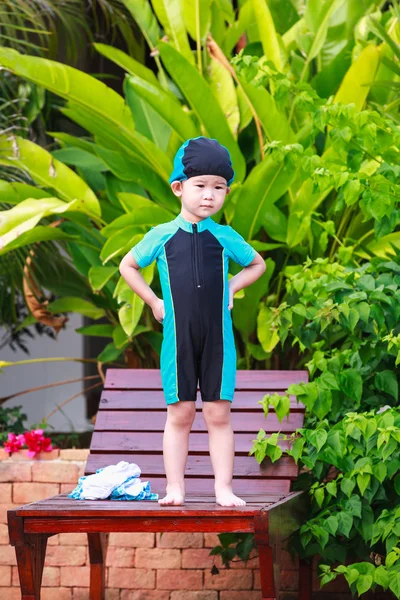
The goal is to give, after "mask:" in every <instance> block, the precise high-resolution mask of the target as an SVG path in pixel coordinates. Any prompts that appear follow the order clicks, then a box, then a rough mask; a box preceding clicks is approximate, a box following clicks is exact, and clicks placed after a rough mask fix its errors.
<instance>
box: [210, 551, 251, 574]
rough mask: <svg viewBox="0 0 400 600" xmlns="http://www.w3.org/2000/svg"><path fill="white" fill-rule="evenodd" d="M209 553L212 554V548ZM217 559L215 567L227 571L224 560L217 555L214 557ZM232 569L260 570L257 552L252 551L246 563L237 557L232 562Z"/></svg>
mask: <svg viewBox="0 0 400 600" xmlns="http://www.w3.org/2000/svg"><path fill="white" fill-rule="evenodd" d="M207 551H208V552H210V548H208V549H207ZM213 558H214V559H215V566H216V567H217V568H218V569H226V567H225V566H224V564H223V562H222V558H221V556H219V555H216V556H214V557H213ZM229 564H230V568H231V569H235V570H237V569H258V568H259V558H258V552H257V550H252V551H251V553H250V557H249V559H248V560H247V561H246V562H245V561H244V560H241V559H240V558H238V557H236V558H234V559H233V560H231V561H230V563H229Z"/></svg>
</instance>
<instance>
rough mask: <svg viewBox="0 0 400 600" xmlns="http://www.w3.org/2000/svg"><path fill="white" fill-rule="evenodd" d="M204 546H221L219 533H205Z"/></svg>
mask: <svg viewBox="0 0 400 600" xmlns="http://www.w3.org/2000/svg"><path fill="white" fill-rule="evenodd" d="M203 535H204V543H203V545H204V548H214V546H221V542H220V541H219V538H218V535H217V534H216V533H204V534H203Z"/></svg>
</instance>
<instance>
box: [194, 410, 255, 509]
mask: <svg viewBox="0 0 400 600" xmlns="http://www.w3.org/2000/svg"><path fill="white" fill-rule="evenodd" d="M230 411H231V403H230V402H229V400H213V401H210V402H203V415H204V420H205V422H206V425H207V429H208V438H209V447H210V457H211V463H212V466H213V470H214V477H215V483H214V489H215V497H216V502H217V504H220V505H221V506H244V505H245V504H246V502H245V500H242V499H241V498H239V497H238V496H235V494H234V493H233V492H232V477H233V461H234V457H235V438H234V434H233V429H232V424H231V412H230Z"/></svg>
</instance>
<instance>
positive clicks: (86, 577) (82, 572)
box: [60, 566, 90, 587]
mask: <svg viewBox="0 0 400 600" xmlns="http://www.w3.org/2000/svg"><path fill="white" fill-rule="evenodd" d="M60 572H61V580H60V585H65V586H66V587H73V586H77V587H78V586H79V587H89V583H90V567H89V566H86V567H60Z"/></svg>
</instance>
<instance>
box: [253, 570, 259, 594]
mask: <svg viewBox="0 0 400 600" xmlns="http://www.w3.org/2000/svg"><path fill="white" fill-rule="evenodd" d="M253 590H261V579H260V569H254V570H253Z"/></svg>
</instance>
